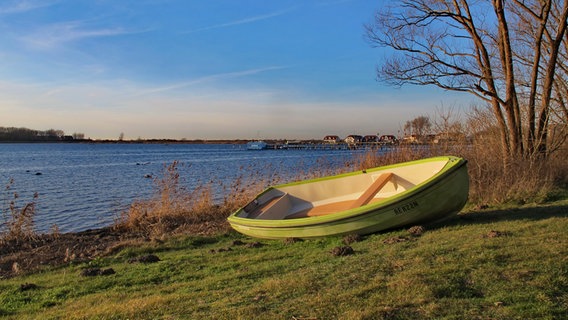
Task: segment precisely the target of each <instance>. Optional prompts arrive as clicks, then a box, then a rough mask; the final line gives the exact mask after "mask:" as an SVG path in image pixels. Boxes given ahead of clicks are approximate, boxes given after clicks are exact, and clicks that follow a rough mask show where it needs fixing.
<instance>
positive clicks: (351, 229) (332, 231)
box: [228, 157, 469, 239]
mask: <svg viewBox="0 0 568 320" xmlns="http://www.w3.org/2000/svg"><path fill="white" fill-rule="evenodd" d="M432 159H433V158H432ZM436 159H438V160H439V157H438V158H436ZM448 159H451V161H449V162H448V164H447V165H446V167H445V169H444V170H443V171H442V172H440V173H439V174H437V175H436V176H435V177H434V178H432V179H429V180H427V181H426V182H424V183H422V184H419V185H417V186H416V187H414V188H411V189H409V190H406V191H405V192H403V193H401V194H399V195H396V196H393V197H390V198H388V199H385V200H383V201H381V202H380V203H377V204H369V205H364V206H361V207H358V208H354V209H349V210H345V211H343V212H338V213H334V214H330V215H327V216H322V217H306V218H300V219H282V220H276V221H275V220H260V219H250V218H243V217H240V216H239V215H242V210H243V209H241V210H239V211H237V212H236V213H234V214H233V215H231V216H230V217H229V218H228V221H229V223H230V224H231V226H232V227H233V228H234V229H235V230H236V231H238V232H240V233H243V234H245V235H248V236H252V237H258V238H271V239H278V238H315V237H325V236H336V235H345V234H360V235H364V234H369V233H376V232H380V231H384V230H388V229H393V228H399V227H404V226H410V225H416V224H421V223H428V222H432V221H436V220H439V219H441V218H444V217H446V216H448V215H451V214H456V213H457V212H459V211H460V210H461V209H462V208H463V206H464V205H465V203H466V201H467V197H468V192H469V178H468V174H467V168H466V161H465V160H463V159H460V158H454V157H448ZM428 160H429V159H427V160H422V161H419V162H424V161H428ZM414 163H415V162H408V163H403V164H399V165H396V166H409V165H413V164H414ZM379 169H381V168H377V170H379ZM305 183H306V184H308V183H310V182H309V181H307V182H305Z"/></svg>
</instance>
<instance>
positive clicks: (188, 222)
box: [114, 161, 264, 238]
mask: <svg viewBox="0 0 568 320" xmlns="http://www.w3.org/2000/svg"><path fill="white" fill-rule="evenodd" d="M180 167H184V165H183V164H181V163H179V162H178V161H174V162H173V163H172V164H170V165H165V166H164V170H163V175H162V177H160V178H156V179H155V180H154V187H155V192H154V195H153V196H152V197H151V198H149V199H141V200H136V201H134V202H133V203H132V204H131V205H130V206H129V207H128V209H127V210H126V211H123V212H121V214H120V217H119V218H118V219H117V221H116V223H115V226H114V227H115V228H116V229H118V230H120V231H127V232H131V233H138V234H140V235H142V236H145V237H149V238H162V237H164V236H166V235H169V234H178V233H193V234H212V233H218V232H222V231H225V230H227V229H228V225H227V223H226V218H227V216H228V215H229V214H230V213H232V212H233V211H234V210H236V209H237V208H239V207H240V206H243V205H244V204H245V203H246V201H248V200H250V197H251V196H252V194H254V193H257V192H259V191H260V190H262V188H263V187H264V185H263V184H262V183H259V182H258V181H257V182H255V183H248V184H246V183H245V179H243V178H242V177H241V178H239V179H236V180H235V181H233V182H231V184H230V185H228V186H222V188H223V189H224V190H225V191H226V192H225V193H226V196H225V199H224V200H223V202H222V203H221V204H218V203H216V202H214V201H213V186H212V183H211V182H210V183H208V184H203V185H199V186H197V187H196V188H195V189H193V190H188V189H187V188H186V187H185V182H184V181H183V180H182V179H181V178H180V174H179V169H180ZM245 185H246V187H245ZM227 189H228V190H229V191H228V192H227Z"/></svg>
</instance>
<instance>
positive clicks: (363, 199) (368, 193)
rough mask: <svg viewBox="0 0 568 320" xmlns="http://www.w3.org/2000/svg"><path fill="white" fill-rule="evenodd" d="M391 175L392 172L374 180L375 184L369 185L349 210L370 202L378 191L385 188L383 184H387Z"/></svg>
mask: <svg viewBox="0 0 568 320" xmlns="http://www.w3.org/2000/svg"><path fill="white" fill-rule="evenodd" d="M392 175H393V174H392V172H388V173H383V174H381V175H380V176H379V177H378V178H377V180H375V182H373V184H371V186H370V187H369V188H367V190H365V192H363V194H362V195H361V196H360V197H359V198H357V200H355V202H353V203H352V204H351V206H350V207H349V209H354V208H358V207H360V206H363V205H366V204H367V203H369V201H371V199H373V198H374V197H375V195H376V194H377V192H379V190H381V189H382V188H383V187H384V186H385V184H387V182H389V180H390V179H391V178H392Z"/></svg>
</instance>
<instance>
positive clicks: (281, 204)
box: [238, 161, 447, 220]
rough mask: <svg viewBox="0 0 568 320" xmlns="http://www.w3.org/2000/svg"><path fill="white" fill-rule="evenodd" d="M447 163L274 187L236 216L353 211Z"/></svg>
mask: <svg viewBox="0 0 568 320" xmlns="http://www.w3.org/2000/svg"><path fill="white" fill-rule="evenodd" d="M446 162H447V161H436V162H426V163H422V164H417V165H413V166H407V167H396V168H392V169H390V170H382V171H374V172H368V173H367V172H364V173H362V174H358V175H351V176H344V177H338V178H332V179H325V180H319V181H315V182H309V183H301V184H295V185H288V186H282V187H276V188H273V189H271V190H269V191H268V192H265V193H264V194H262V195H260V196H259V197H257V198H256V199H255V200H253V201H252V202H251V203H249V204H248V205H247V206H245V207H244V208H243V209H242V210H241V212H239V213H238V216H239V217H243V218H250V219H266V220H282V219H297V218H307V217H316V216H322V215H327V214H333V213H337V212H342V211H345V210H350V209H355V208H358V207H361V206H364V205H368V204H374V203H377V202H379V201H382V200H385V199H388V198H390V197H393V196H396V195H397V194H400V193H401V192H404V191H406V190H409V189H411V188H413V187H414V186H416V185H417V184H419V183H421V182H423V181H425V180H426V179H429V178H430V177H432V176H433V175H434V174H436V173H438V172H440V170H441V169H442V168H443V167H444V165H445V164H446Z"/></svg>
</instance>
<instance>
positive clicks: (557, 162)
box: [357, 109, 568, 206]
mask: <svg viewBox="0 0 568 320" xmlns="http://www.w3.org/2000/svg"><path fill="white" fill-rule="evenodd" d="M441 118H442V119H443V121H442V122H441V123H439V124H437V125H436V127H437V128H438V130H439V131H440V132H457V133H458V135H456V136H457V137H459V138H458V139H455V140H453V141H445V142H442V143H431V144H429V145H418V146H417V145H401V146H399V147H396V148H393V149H392V151H390V152H386V153H378V152H369V153H367V154H365V155H364V156H363V157H361V158H360V159H359V160H358V161H357V165H358V168H359V169H364V168H370V167H375V166H382V165H387V164H393V163H398V162H403V161H410V160H415V159H421V158H426V157H431V156H437V155H454V156H459V157H462V158H464V159H466V160H467V161H468V172H469V177H470V194H469V203H470V204H471V205H474V206H485V205H500V204H505V203H511V204H525V203H543V202H546V201H549V200H554V198H555V197H557V195H558V194H559V193H561V192H562V191H561V190H562V189H565V188H566V186H567V185H568V162H567V161H566V159H567V158H568V146H567V144H566V143H564V148H559V149H558V150H556V152H555V153H553V154H552V155H551V156H549V157H548V158H547V159H546V160H543V159H541V158H538V157H534V158H529V159H525V158H519V159H514V160H513V161H511V163H510V164H509V167H508V168H504V167H503V158H502V152H501V148H500V146H501V142H500V138H499V135H498V132H497V130H495V127H494V126H493V122H494V121H492V119H491V115H488V114H487V113H486V112H483V110H480V109H474V110H473V111H472V113H471V114H470V115H468V117H467V122H466V124H460V123H457V122H456V121H451V119H450V118H451V115H448V114H445V115H443V116H442V117H441ZM466 137H469V138H467V139H466ZM555 144H556V143H555ZM505 169H506V170H505Z"/></svg>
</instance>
